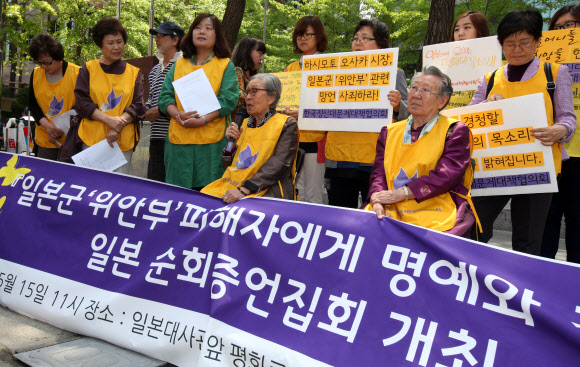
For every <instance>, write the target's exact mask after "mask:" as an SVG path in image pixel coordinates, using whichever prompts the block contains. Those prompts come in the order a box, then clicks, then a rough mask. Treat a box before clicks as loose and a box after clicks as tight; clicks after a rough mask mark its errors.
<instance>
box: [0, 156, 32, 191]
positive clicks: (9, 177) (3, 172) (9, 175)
mask: <svg viewBox="0 0 580 367" xmlns="http://www.w3.org/2000/svg"><path fill="white" fill-rule="evenodd" d="M17 162H18V156H17V155H14V156H13V157H12V158H10V159H9V160H8V162H6V166H4V167H2V168H0V178H2V177H4V181H3V182H2V186H8V185H11V184H12V182H14V179H16V177H17V176H18V175H25V174H27V173H28V172H30V169H29V168H16V163H17Z"/></svg>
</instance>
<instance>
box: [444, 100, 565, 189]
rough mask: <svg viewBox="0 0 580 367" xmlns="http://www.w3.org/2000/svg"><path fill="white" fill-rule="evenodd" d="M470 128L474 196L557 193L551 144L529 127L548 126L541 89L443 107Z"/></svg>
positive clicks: (445, 112)
mask: <svg viewBox="0 0 580 367" xmlns="http://www.w3.org/2000/svg"><path fill="white" fill-rule="evenodd" d="M441 113H442V114H443V115H445V116H448V117H454V118H457V119H459V120H461V121H462V122H464V123H465V124H467V126H469V127H470V128H471V132H472V134H473V155H472V158H473V159H474V160H475V168H474V171H475V172H474V173H475V177H474V181H473V185H472V195H473V196H491V195H518V194H532V193H540V192H555V191H557V190H558V188H557V184H556V172H555V168H554V158H553V156H552V147H550V146H544V145H542V144H541V142H540V141H539V140H536V139H534V137H533V136H532V134H531V133H530V130H531V129H533V128H536V127H546V126H548V120H547V118H546V108H545V105H544V96H543V95H542V94H541V93H537V94H530V95H526V96H522V97H516V98H509V99H503V100H500V101H496V102H487V103H481V104H478V105H473V106H468V107H462V108H456V109H452V110H444V111H442V112H441Z"/></svg>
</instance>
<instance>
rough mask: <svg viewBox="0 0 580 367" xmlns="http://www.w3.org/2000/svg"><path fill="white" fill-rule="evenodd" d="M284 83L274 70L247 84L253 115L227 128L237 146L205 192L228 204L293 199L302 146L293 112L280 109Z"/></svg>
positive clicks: (247, 96)
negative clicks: (255, 199)
mask: <svg viewBox="0 0 580 367" xmlns="http://www.w3.org/2000/svg"><path fill="white" fill-rule="evenodd" d="M281 92H282V84H281V83H280V79H278V77H276V76H275V75H271V74H257V75H254V76H253V77H252V79H251V80H250V82H249V83H248V86H247V88H246V107H247V109H248V114H249V115H250V117H249V118H247V119H246V120H244V123H243V124H242V127H241V128H238V126H237V125H236V124H232V125H230V127H228V129H227V130H226V138H228V139H229V138H234V139H235V140H236V143H237V147H238V149H237V152H236V154H235V155H234V158H233V160H232V164H231V165H230V166H229V167H228V168H227V169H226V171H225V172H224V174H223V176H222V178H220V179H218V180H216V181H214V182H212V183H211V184H209V185H208V186H206V187H204V188H203V190H202V191H201V192H203V193H206V194H209V195H213V196H217V197H221V198H222V200H223V201H224V202H225V203H226V204H231V203H235V202H236V201H238V200H240V199H241V198H243V197H245V196H264V197H275V198H281V199H288V200H294V191H295V190H294V185H293V183H292V181H293V177H294V170H295V166H294V160H295V158H296V152H297V150H298V125H297V123H296V120H295V119H294V118H293V117H289V116H286V115H283V114H280V113H276V106H277V105H278V101H279V100H280V94H281Z"/></svg>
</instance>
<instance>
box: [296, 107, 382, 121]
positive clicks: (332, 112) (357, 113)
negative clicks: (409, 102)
mask: <svg viewBox="0 0 580 367" xmlns="http://www.w3.org/2000/svg"><path fill="white" fill-rule="evenodd" d="M388 116H389V110H387V109H382V108H366V109H355V108H353V109H304V111H303V112H302V117H303V118H313V119H386V118H388Z"/></svg>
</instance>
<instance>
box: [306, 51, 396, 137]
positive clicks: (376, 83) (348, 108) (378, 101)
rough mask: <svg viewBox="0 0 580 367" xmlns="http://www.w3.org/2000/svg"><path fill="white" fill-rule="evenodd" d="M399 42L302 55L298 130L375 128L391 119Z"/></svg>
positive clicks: (379, 128) (362, 129) (365, 130)
mask: <svg viewBox="0 0 580 367" xmlns="http://www.w3.org/2000/svg"><path fill="white" fill-rule="evenodd" d="M398 57H399V49H398V48H388V49H381V50H372V51H358V52H341V53H334V54H317V55H311V56H304V63H303V67H302V88H301V91H300V114H299V119H298V126H299V127H300V130H319V131H356V132H377V133H378V132H379V131H380V130H381V128H382V127H383V126H385V125H387V124H390V123H391V122H392V118H393V108H392V106H391V103H390V102H389V100H388V99H387V94H388V93H389V91H391V90H393V89H395V81H396V78H397V62H398Z"/></svg>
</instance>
